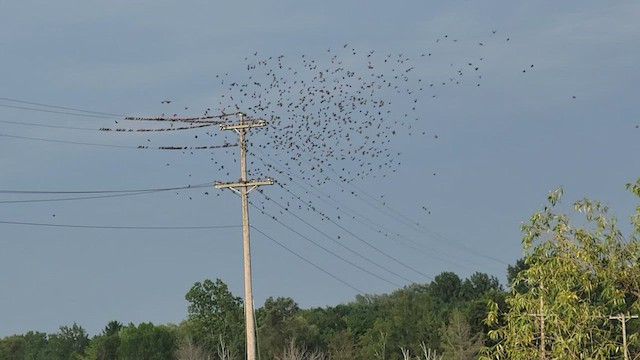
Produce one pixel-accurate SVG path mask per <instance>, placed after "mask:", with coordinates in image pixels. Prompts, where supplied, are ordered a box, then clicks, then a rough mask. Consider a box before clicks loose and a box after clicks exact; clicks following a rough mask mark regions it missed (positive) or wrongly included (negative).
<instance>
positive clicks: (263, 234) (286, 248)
mask: <svg viewBox="0 0 640 360" xmlns="http://www.w3.org/2000/svg"><path fill="white" fill-rule="evenodd" d="M251 228H252V229H253V230H255V231H257V232H258V233H260V234H262V236H264V237H266V238H267V239H269V240H271V241H272V242H274V243H275V244H276V245H278V246H280V247H281V248H283V249H285V250H286V251H288V252H289V253H291V254H293V255H294V256H296V257H298V258H299V259H301V260H302V261H304V262H306V263H307V264H309V265H311V266H313V267H314V268H316V269H318V270H320V271H321V272H323V273H324V274H326V275H329V276H330V277H332V278H333V279H335V280H337V281H338V282H340V283H342V284H343V285H346V286H348V287H349V288H351V289H353V290H355V291H356V292H358V293H359V294H361V295H365V293H364V291H362V290H360V289H358V288H357V287H355V286H354V285H351V284H349V283H348V282H346V281H344V280H343V279H341V278H340V277H338V276H336V275H334V274H332V273H330V272H329V271H327V270H325V269H323V268H322V267H321V266H319V265H317V264H315V263H314V262H312V261H311V260H309V259H307V258H305V257H304V256H302V255H300V254H298V253H296V252H295V251H293V250H291V249H289V248H288V247H287V246H286V245H284V244H282V243H281V242H279V241H278V240H276V239H275V238H273V237H271V236H269V235H267V234H266V233H264V232H263V231H262V230H260V229H258V228H257V227H255V226H253V225H251Z"/></svg>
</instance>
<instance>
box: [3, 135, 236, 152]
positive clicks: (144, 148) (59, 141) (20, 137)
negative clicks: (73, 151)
mask: <svg viewBox="0 0 640 360" xmlns="http://www.w3.org/2000/svg"><path fill="white" fill-rule="evenodd" d="M0 136H2V137H8V138H14V139H22V140H33V141H45V142H52V143H61V144H70V145H85V146H99V147H110V148H121V149H141V150H207V149H221V148H228V147H234V146H238V144H235V143H232V144H226V143H225V144H222V145H205V146H159V147H152V146H146V145H144V146H142V145H138V146H131V145H114V144H98V143H89V142H81V141H68V140H56V139H46V138H36V137H29V136H18V135H9V134H0Z"/></svg>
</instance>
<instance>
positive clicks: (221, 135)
mask: <svg viewBox="0 0 640 360" xmlns="http://www.w3.org/2000/svg"><path fill="white" fill-rule="evenodd" d="M509 40H510V39H509V38H505V37H501V36H500V35H499V34H497V32H496V31H491V32H487V34H486V38H484V39H482V40H481V41H479V42H472V43H469V42H465V41H458V39H455V38H453V37H451V36H448V35H446V34H444V35H442V36H440V37H439V38H437V39H435V41H433V42H432V43H431V44H430V45H429V49H428V50H425V51H421V52H418V53H414V54H408V53H389V52H381V51H377V50H366V51H363V50H360V49H358V48H356V47H355V46H351V45H349V44H343V45H339V46H337V47H335V48H329V49H324V50H320V51H318V52H316V53H314V54H313V55H310V54H301V55H284V54H281V55H271V56H268V55H267V56H261V55H260V54H259V53H258V52H254V53H253V54H252V55H250V56H247V57H245V58H244V62H242V63H241V64H239V67H238V70H237V71H233V72H231V73H229V72H227V73H225V74H223V75H222V74H221V75H216V80H217V81H218V82H219V85H220V88H219V89H220V90H218V91H217V94H218V95H217V96H216V97H217V100H218V104H217V105H213V106H211V108H208V109H206V111H205V112H204V114H203V115H202V117H196V118H180V117H178V115H177V113H176V114H174V115H173V116H167V117H165V116H164V114H163V115H162V116H160V117H158V118H147V119H141V118H131V119H130V120H161V121H168V122H170V123H171V127H165V128H160V129H153V131H169V130H192V131H197V130H200V133H199V135H200V136H201V139H202V138H205V139H206V138H207V137H210V138H215V139H217V140H216V141H214V143H222V146H218V147H228V146H232V145H235V144H236V142H237V138H236V137H235V134H233V133H230V132H221V131H219V130H218V129H210V130H209V129H202V128H203V127H206V126H208V125H214V124H217V123H219V122H220V120H222V121H223V122H226V123H229V122H231V121H234V120H235V119H234V118H233V117H231V116H229V115H232V114H237V113H238V112H243V113H246V114H248V116H249V117H251V118H254V119H262V120H265V121H266V123H267V126H266V127H265V128H259V129H252V130H251V131H250V134H249V137H248V139H249V140H248V141H249V142H248V151H249V154H250V155H253V156H252V160H251V163H250V166H249V168H248V171H249V174H248V177H249V178H254V179H255V178H263V177H266V176H270V177H274V178H276V179H277V180H278V181H279V182H281V183H282V182H286V181H287V180H293V176H292V174H295V175H296V177H297V178H299V179H301V180H302V181H304V182H307V183H310V184H313V185H322V184H325V183H327V182H329V181H339V182H346V183H351V182H353V181H355V180H357V179H363V178H367V177H370V178H371V177H372V178H375V177H379V176H380V177H385V176H388V175H389V174H390V173H393V172H396V171H397V169H398V166H399V165H400V164H401V158H402V154H401V153H400V151H399V150H398V146H397V145H398V144H397V142H398V141H402V139H403V138H405V137H406V136H421V137H423V139H424V141H429V140H431V141H434V140H437V139H438V138H439V136H438V134H437V133H434V132H432V131H431V130H430V129H429V119H428V118H425V114H426V113H427V110H428V108H427V107H428V106H429V104H430V102H433V101H437V99H438V98H439V96H440V95H441V94H442V93H443V92H445V89H446V88H448V87H452V86H467V87H472V88H477V87H479V86H481V83H482V80H483V72H482V69H483V64H484V63H485V62H486V60H485V56H490V55H491V53H490V52H488V51H487V48H489V46H490V45H492V44H493V43H496V42H508V41H509ZM456 47H458V48H460V47H466V48H467V49H466V50H467V51H466V54H465V55H464V56H462V57H460V58H457V59H451V58H450V53H451V52H452V51H451V50H452V49H455V48H456ZM442 53H443V54H442ZM438 66H439V68H437V67H438ZM532 67H533V65H530V66H529V65H527V66H526V68H525V69H524V70H523V71H524V72H526V70H529V69H531V68H532ZM434 68H437V69H436V70H434ZM161 103H162V104H163V106H168V108H170V107H172V106H178V105H175V103H174V105H171V104H172V100H162V101H161ZM168 108H167V109H168ZM186 109H188V107H185V110H186ZM212 109H214V110H212ZM170 113H173V111H171V112H170ZM212 114H219V115H215V116H212ZM219 116H222V118H218V117H219ZM183 120H184V121H183ZM176 121H182V122H183V123H187V124H188V125H186V126H173V123H174V122H176ZM104 131H125V130H123V129H104ZM127 131H130V130H127ZM136 131H149V129H137V130H136ZM203 131H204V134H202V132H203ZM195 139H198V135H195ZM192 140H193V138H192ZM149 141H150V140H149ZM208 141H211V139H209V140H208ZM145 146H146V145H145ZM214 147H216V146H214ZM159 148H161V149H169V150H183V151H189V150H202V149H211V146H202V145H200V146H190V147H188V146H162V147H159ZM213 154H214V157H211V160H212V161H213V163H214V165H215V166H216V167H217V168H216V173H217V174H219V175H220V176H221V179H219V180H221V181H234V180H235V179H226V178H225V176H231V175H229V174H230V173H236V172H237V170H235V169H230V168H232V167H233V166H232V165H233V164H232V163H230V161H229V159H223V158H222V157H221V156H219V155H224V157H225V158H230V157H231V156H232V154H231V153H230V152H229V151H226V152H225V154H219V153H218V154H216V153H213ZM254 158H260V159H261V160H262V161H255V159H254ZM233 162H236V160H235V159H234V160H233ZM235 165H236V166H237V164H235ZM274 172H275V173H274ZM433 174H434V175H435V172H434V173H433Z"/></svg>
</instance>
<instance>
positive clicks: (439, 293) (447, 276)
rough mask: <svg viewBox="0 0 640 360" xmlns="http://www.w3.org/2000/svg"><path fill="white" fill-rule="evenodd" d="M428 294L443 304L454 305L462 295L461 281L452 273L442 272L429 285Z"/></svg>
mask: <svg viewBox="0 0 640 360" xmlns="http://www.w3.org/2000/svg"><path fill="white" fill-rule="evenodd" d="M429 292H430V293H431V295H433V296H434V297H435V298H436V299H438V300H440V301H441V302H443V303H445V304H452V303H455V302H456V301H458V300H459V299H460V296H461V294H462V280H461V279H460V277H459V276H458V275H456V274H455V273H453V272H443V273H440V274H438V275H436V277H435V278H434V279H433V281H432V282H431V284H429Z"/></svg>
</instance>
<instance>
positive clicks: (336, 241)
mask: <svg viewBox="0 0 640 360" xmlns="http://www.w3.org/2000/svg"><path fill="white" fill-rule="evenodd" d="M259 192H260V191H259ZM260 194H261V195H262V196H263V197H264V198H265V199H266V200H267V201H271V202H272V203H274V204H276V205H277V206H278V207H280V208H281V209H283V210H284V211H285V212H287V213H289V214H290V215H292V216H293V217H295V218H296V219H298V220H300V221H301V222H303V223H304V224H306V225H307V226H309V227H310V228H312V229H314V230H315V231H317V232H318V233H320V234H321V235H323V236H324V237H326V238H327V239H329V240H331V241H332V242H334V243H335V244H337V245H338V246H340V247H341V248H343V249H346V250H347V251H349V252H350V253H352V254H354V255H356V256H357V257H359V258H361V259H363V260H365V261H367V262H368V263H370V264H373V265H374V266H377V267H379V268H380V269H382V270H384V271H386V272H388V273H390V274H393V275H395V276H397V277H399V278H400V279H402V280H404V281H407V282H410V283H411V282H413V281H411V280H410V279H407V278H406V277H404V276H402V275H400V274H398V273H396V272H395V271H393V270H390V269H388V268H386V267H384V266H382V265H380V264H378V263H376V262H374V261H373V260H371V259H369V258H367V257H366V256H364V255H362V254H360V253H358V252H357V251H355V250H353V249H351V248H350V247H348V246H346V245H344V244H343V243H341V242H340V241H338V240H336V239H334V238H332V237H331V236H329V235H328V234H327V233H325V232H324V231H322V230H320V229H318V228H317V227H316V226H314V225H312V224H310V223H309V222H307V221H306V220H304V219H302V218H301V217H300V216H298V215H296V214H294V213H293V212H291V211H289V209H288V208H287V207H285V206H283V205H281V204H279V203H278V202H276V201H275V200H273V199H271V198H270V197H268V196H266V195H265V194H263V193H262V192H260ZM376 277H378V276H376ZM378 278H379V279H381V280H383V281H386V282H388V283H389V284H391V285H395V286H397V287H401V285H399V284H396V283H394V282H392V281H390V280H387V279H384V278H381V277H378Z"/></svg>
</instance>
